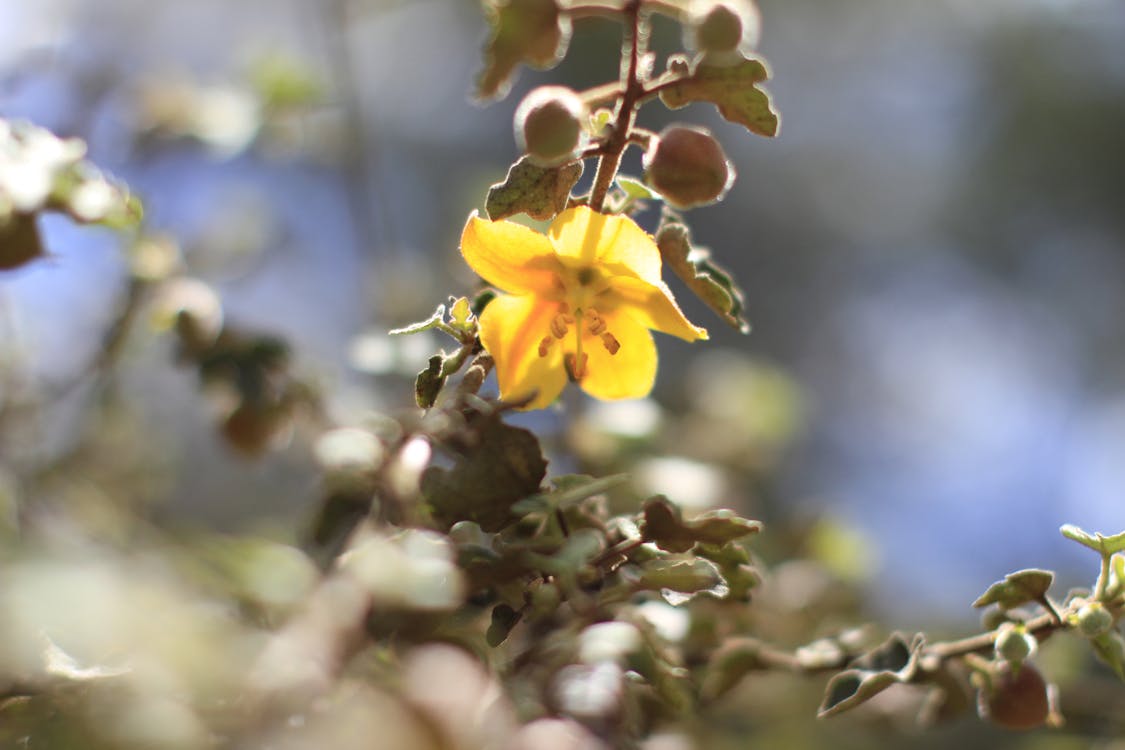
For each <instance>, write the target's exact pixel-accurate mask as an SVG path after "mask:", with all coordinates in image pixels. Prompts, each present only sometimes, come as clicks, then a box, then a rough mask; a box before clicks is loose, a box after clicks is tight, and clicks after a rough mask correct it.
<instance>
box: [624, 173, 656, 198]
mask: <svg viewBox="0 0 1125 750" xmlns="http://www.w3.org/2000/svg"><path fill="white" fill-rule="evenodd" d="M617 185H618V187H620V188H621V189H622V190H624V191H625V195H627V196H629V197H630V198H633V199H634V200H642V201H656V200H660V193H658V192H656V191H655V190H653V189H652V188H650V187H649V186H648V185H646V184H644V183H643V182H641V181H640V180H638V179H636V178H634V177H626V176H625V175H617Z"/></svg>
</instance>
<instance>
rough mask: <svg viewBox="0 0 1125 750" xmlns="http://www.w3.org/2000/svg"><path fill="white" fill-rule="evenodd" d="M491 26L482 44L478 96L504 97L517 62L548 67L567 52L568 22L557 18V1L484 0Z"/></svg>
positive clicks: (483, 97)
mask: <svg viewBox="0 0 1125 750" xmlns="http://www.w3.org/2000/svg"><path fill="white" fill-rule="evenodd" d="M484 11H485V16H486V18H487V20H488V24H489V26H490V27H491V29H492V34H491V35H490V37H489V39H488V42H487V43H486V44H485V47H484V70H482V71H481V73H480V75H479V77H478V78H477V98H479V99H491V98H493V97H499V96H503V95H504V94H506V93H507V90H508V87H509V86H510V85H511V80H510V79H511V78H512V75H513V74H514V73H515V71H516V67H517V66H519V65H520V63H524V64H526V65H530V66H532V67H536V68H549V67H551V66H553V65H555V64H556V63H557V62H558V61H559V60H560V59H562V56H563V55H565V54H566V46H567V42H568V41H569V37H570V22H569V21H568V20H567V19H565V18H562V17H560V15H559V8H558V4H557V2H556V0H485V3H484Z"/></svg>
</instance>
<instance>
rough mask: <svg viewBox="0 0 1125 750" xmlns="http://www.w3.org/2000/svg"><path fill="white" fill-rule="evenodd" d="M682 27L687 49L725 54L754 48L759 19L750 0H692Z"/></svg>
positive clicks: (759, 27) (757, 35)
mask: <svg viewBox="0 0 1125 750" xmlns="http://www.w3.org/2000/svg"><path fill="white" fill-rule="evenodd" d="M684 28H685V30H686V31H687V35H688V38H687V39H686V44H687V46H688V47H689V48H691V49H694V50H697V51H699V52H709V53H714V54H724V53H728V52H734V51H736V50H742V51H749V50H752V49H754V48H755V47H757V46H758V38H759V36H760V34H761V28H762V19H761V14H760V13H759V12H758V6H757V5H755V4H754V3H753V2H752V0H693V2H692V3H691V6H690V10H689V11H688V23H687V25H686V26H685V27H684Z"/></svg>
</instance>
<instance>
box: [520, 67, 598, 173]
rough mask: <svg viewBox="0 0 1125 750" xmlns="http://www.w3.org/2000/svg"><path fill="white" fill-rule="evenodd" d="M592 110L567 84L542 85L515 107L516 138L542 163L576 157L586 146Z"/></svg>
mask: <svg viewBox="0 0 1125 750" xmlns="http://www.w3.org/2000/svg"><path fill="white" fill-rule="evenodd" d="M588 116H589V113H588V112H587V110H586V104H585V103H584V102H583V101H582V98H581V97H579V96H578V94H576V93H575V92H574V91H573V90H571V89H568V88H566V87H565V86H540V87H539V88H537V89H535V90H533V91H532V92H531V93H530V94H528V95H527V96H526V97H524V100H523V101H522V102H520V106H519V107H517V108H516V117H515V131H516V142H517V143H518V144H519V147H520V150H522V151H523V152H524V153H526V154H527V155H528V156H530V157H531V160H532V161H533V162H535V163H536V164H538V165H539V166H541V167H553V166H558V165H559V164H564V163H566V162H568V161H571V160H573V159H574V158H576V157H577V156H578V155H579V154H580V153H581V152H582V149H583V148H585V147H586V141H587V135H586V131H585V130H584V129H583V123H585V122H586V120H587V118H588Z"/></svg>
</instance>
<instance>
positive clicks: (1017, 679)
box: [977, 664, 1051, 729]
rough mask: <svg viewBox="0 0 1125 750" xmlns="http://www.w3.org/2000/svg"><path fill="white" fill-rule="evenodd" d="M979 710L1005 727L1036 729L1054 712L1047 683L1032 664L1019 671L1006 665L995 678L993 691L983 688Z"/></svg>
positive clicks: (978, 705)
mask: <svg viewBox="0 0 1125 750" xmlns="http://www.w3.org/2000/svg"><path fill="white" fill-rule="evenodd" d="M977 709H978V712H979V713H980V715H981V716H982V717H984V718H986V719H989V720H991V721H992V722H994V723H996V724H998V725H999V726H1002V727H1004V728H1005V729H1034V728H1035V727H1039V726H1042V725H1043V723H1044V722H1045V721H1046V720H1047V717H1048V715H1049V714H1050V712H1051V707H1050V701H1048V699H1047V683H1046V682H1044V680H1043V675H1041V674H1040V673H1039V670H1038V669H1036V668H1035V667H1034V666H1033V665H1031V664H1024V665H1023V666H1021V667H1020V668H1019V671H1015V670H1012V669H1010V668H1007V667H1002V668H1001V669H1000V670H999V672H998V673H997V674H996V675H995V676H994V678H993V685H992V691H991V693H988V692H986V691H983V690H982V691H981V693H980V696H979V699H978V703H977Z"/></svg>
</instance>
